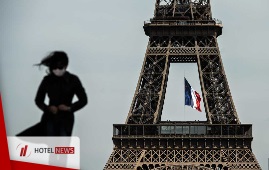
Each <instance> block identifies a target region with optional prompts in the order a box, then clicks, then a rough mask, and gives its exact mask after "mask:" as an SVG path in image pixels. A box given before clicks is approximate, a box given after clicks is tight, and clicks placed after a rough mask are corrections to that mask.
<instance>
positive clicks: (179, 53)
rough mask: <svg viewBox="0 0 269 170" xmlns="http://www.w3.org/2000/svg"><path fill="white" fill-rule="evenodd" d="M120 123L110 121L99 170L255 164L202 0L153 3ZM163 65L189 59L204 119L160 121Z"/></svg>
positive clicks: (214, 24) (218, 28)
mask: <svg viewBox="0 0 269 170" xmlns="http://www.w3.org/2000/svg"><path fill="white" fill-rule="evenodd" d="M144 31H145V34H146V35H147V36H149V43H148V46H147V51H146V54H145V58H144V62H143V66H142V70H141V73H140V77H139V80H138V84H137V88H136V91H135V95H134V98H133V101H132V104H131V107H130V111H129V113H128V117H127V119H126V123H125V124H120V125H113V128H114V133H113V138H112V139H113V143H114V149H113V152H112V154H111V156H110V157H109V159H108V162H107V164H106V165H105V168H104V169H106V170H110V169H120V170H131V169H132V170H149V169H156V170H168V169H169V170H183V169H184V170H185V169H188V170H202V169H203V170H209V169H210V170H212V169H216V170H217V169H224V170H225V169H230V170H235V169H238V170H239V169H240V170H243V169H261V168H260V166H259V164H258V162H257V160H256V158H255V156H254V154H253V152H252V149H251V142H252V140H253V137H252V125H250V124H241V123H240V121H239V118H238V115H237V112H236V109H235V106H234V103H233V99H232V96H231V93H230V89H229V86H228V82H227V79H226V75H225V72H224V68H223V64H222V60H221V55H220V51H219V48H218V43H217V37H218V36H219V35H221V34H222V23H221V22H220V21H219V20H216V19H213V18H212V14H211V6H210V0H156V4H155V12H154V17H153V18H152V19H150V21H149V22H145V24H144ZM170 63H197V67H198V73H199V79H200V84H201V89H202V96H203V101H204V107H205V112H206V116H207V121H205V122H201V121H199V122H197V121H193V122H191V121H188V122H182V121H181V122H180V121H169V122H163V121H161V115H162V109H163V104H164V98H165V92H166V86H167V81H168V73H169V67H170Z"/></svg>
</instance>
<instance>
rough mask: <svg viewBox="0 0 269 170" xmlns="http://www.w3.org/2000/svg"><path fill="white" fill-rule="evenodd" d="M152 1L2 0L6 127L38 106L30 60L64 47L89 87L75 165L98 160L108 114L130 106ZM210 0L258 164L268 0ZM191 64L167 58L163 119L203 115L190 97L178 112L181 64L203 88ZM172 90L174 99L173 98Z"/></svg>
mask: <svg viewBox="0 0 269 170" xmlns="http://www.w3.org/2000/svg"><path fill="white" fill-rule="evenodd" d="M154 4H155V0H148V1H142V0H140V1H134V0H132V1H126V0H114V1H93V0H76V1H75V0H57V1H55V0H46V1H44V0H20V1H15V0H2V1H1V2H0V21H1V27H0V37H1V40H0V45H1V50H0V55H1V57H0V91H1V94H2V97H3V106H4V112H5V120H6V128H7V134H8V135H11V136H12V135H15V134H16V133H18V132H20V131H22V130H23V129H25V128H27V127H29V126H30V125H33V124H35V123H37V122H38V121H39V120H40V117H41V114H42V112H41V111H40V110H38V108H37V107H36V106H35V104H34V97H35V93H36V90H37V87H38V86H39V83H40V82H41V80H42V78H43V76H44V75H45V74H46V73H45V68H43V69H41V70H39V69H38V68H37V67H33V66H32V65H33V64H35V63H38V62H39V61H40V60H41V59H42V58H43V57H44V56H45V55H46V54H47V53H48V52H50V51H53V50H64V51H66V52H67V53H68V55H69V57H70V66H69V68H68V69H69V71H70V72H72V73H74V74H77V75H78V76H79V77H80V79H81V81H82V83H83V85H84V87H85V88H86V91H87V94H88V97H89V104H88V105H87V106H86V107H85V108H84V109H82V110H80V111H78V112H76V120H75V126H74V131H73V135H75V136H79V137H80V139H81V168H82V169H86V170H99V169H102V168H103V167H104V165H105V163H106V161H107V160H108V158H109V155H110V154H111V152H112V148H113V145H112V140H111V137H112V124H116V123H124V122H125V119H126V117H127V113H128V111H129V107H130V104H131V100H132V98H133V95H134V91H135V88H136V83H137V80H138V77H139V74H140V70H141V67H142V62H143V59H144V54H145V51H146V45H147V42H148V37H146V36H145V35H144V31H143V22H144V21H145V20H148V19H149V18H151V17H152V16H153V11H154ZM211 4H212V12H213V16H214V17H215V18H218V19H220V20H222V22H223V25H224V29H223V35H222V36H221V37H219V39H218V43H219V47H220V50H221V54H222V59H223V63H224V68H225V72H226V76H227V79H228V82H229V85H230V89H231V92H232V96H233V99H234V103H235V107H236V109H237V112H238V114H239V118H240V120H241V122H242V123H251V124H253V136H254V141H253V145H252V148H253V152H254V153H255V155H256V157H257V159H258V161H259V163H260V165H261V166H262V168H263V169H265V168H267V160H268V158H269V136H268V135H269V133H268V129H269V115H268V108H267V104H268V96H269V86H268V84H269V76H268V75H267V74H268V70H267V69H268V65H269V52H268V47H267V46H268V45H267V41H268V39H269V35H268V30H269V22H268V18H269V1H268V0H255V1H251V0H248V1H247V0H236V1H234V0H212V2H211ZM192 68H194V69H196V67H195V65H188V66H184V69H182V68H181V67H180V66H176V65H172V67H171V72H170V76H169V82H168V89H167V95H166V102H165V106H164V113H163V119H164V120H165V119H170V120H175V119H176V120H184V119H200V120H201V119H205V114H204V112H203V113H201V114H200V115H199V114H198V112H193V110H191V109H190V108H187V107H186V108H185V110H186V111H185V116H184V113H183V112H184V107H183V99H182V98H183V96H180V95H181V94H182V92H183V89H182V88H181V87H180V86H181V85H180V81H181V80H182V83H183V78H182V77H183V74H184V73H183V72H184V70H185V71H186V76H187V78H188V80H189V82H190V84H191V85H192V86H193V87H194V89H196V90H197V91H200V86H199V83H198V80H197V79H198V76H197V72H196V70H194V71H193V69H192ZM179 77H180V78H179ZM173 82H175V83H173ZM175 84H179V85H178V86H179V89H176V85H175ZM176 90H178V91H176ZM180 93H181V94H180ZM176 94H178V95H176ZM173 99H175V100H179V101H178V105H177V103H173V102H172V101H175V100H173ZM175 112H178V118H177V115H175V114H173V113H175ZM190 115H191V116H190ZM201 115H202V116H201ZM184 117H185V118H184Z"/></svg>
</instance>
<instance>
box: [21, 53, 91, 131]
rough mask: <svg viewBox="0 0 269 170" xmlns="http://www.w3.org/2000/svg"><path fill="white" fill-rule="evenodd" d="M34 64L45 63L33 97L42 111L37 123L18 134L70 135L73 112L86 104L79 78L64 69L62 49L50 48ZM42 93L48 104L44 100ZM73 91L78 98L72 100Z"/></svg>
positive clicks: (66, 62) (85, 96)
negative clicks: (44, 73)
mask: <svg viewBox="0 0 269 170" xmlns="http://www.w3.org/2000/svg"><path fill="white" fill-rule="evenodd" d="M37 65H38V66H41V65H44V66H47V67H48V75H46V76H45V77H44V78H43V80H42V82H41V84H40V86H39V88H38V90H37V94H36V97H35V103H36V105H37V106H38V107H39V108H40V109H41V110H42V111H43V115H42V118H41V122H40V123H38V124H36V125H35V126H33V127H31V128H29V129H27V130H25V131H23V132H22V133H20V134H18V136H71V134H72V129H73V124H74V112H75V111H77V110H79V109H81V108H82V107H84V106H85V105H86V104H87V95H86V93H85V90H84V88H83V86H82V84H81V82H80V80H79V78H78V77H77V76H76V75H74V74H71V73H69V72H68V71H66V68H67V66H68V57H67V54H66V53H65V52H63V51H55V52H52V53H50V54H49V55H48V56H47V57H45V58H44V59H43V60H42V61H41V62H40V63H39V64H37ZM46 95H47V96H48V98H49V103H48V104H45V97H46ZM74 95H76V96H77V98H78V101H76V102H74V103H72V101H73V97H74Z"/></svg>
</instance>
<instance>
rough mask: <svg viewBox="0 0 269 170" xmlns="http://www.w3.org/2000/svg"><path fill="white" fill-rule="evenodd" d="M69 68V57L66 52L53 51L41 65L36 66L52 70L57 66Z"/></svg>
mask: <svg viewBox="0 0 269 170" xmlns="http://www.w3.org/2000/svg"><path fill="white" fill-rule="evenodd" d="M59 64H60V65H62V66H67V65H68V56H67V54H66V53H65V52H64V51H53V52H51V53H50V54H49V55H48V56H46V57H44V58H43V59H42V60H41V62H40V63H39V64H36V66H41V65H44V66H47V67H49V69H50V70H51V69H52V68H53V67H55V66H57V65H59Z"/></svg>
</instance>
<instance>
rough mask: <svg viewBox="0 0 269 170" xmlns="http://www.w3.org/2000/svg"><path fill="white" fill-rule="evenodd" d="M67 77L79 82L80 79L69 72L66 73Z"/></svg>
mask: <svg viewBox="0 0 269 170" xmlns="http://www.w3.org/2000/svg"><path fill="white" fill-rule="evenodd" d="M65 76H67V77H68V78H69V79H71V80H78V79H79V78H78V76H77V75H75V74H73V73H70V72H68V71H66V73H65Z"/></svg>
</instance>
